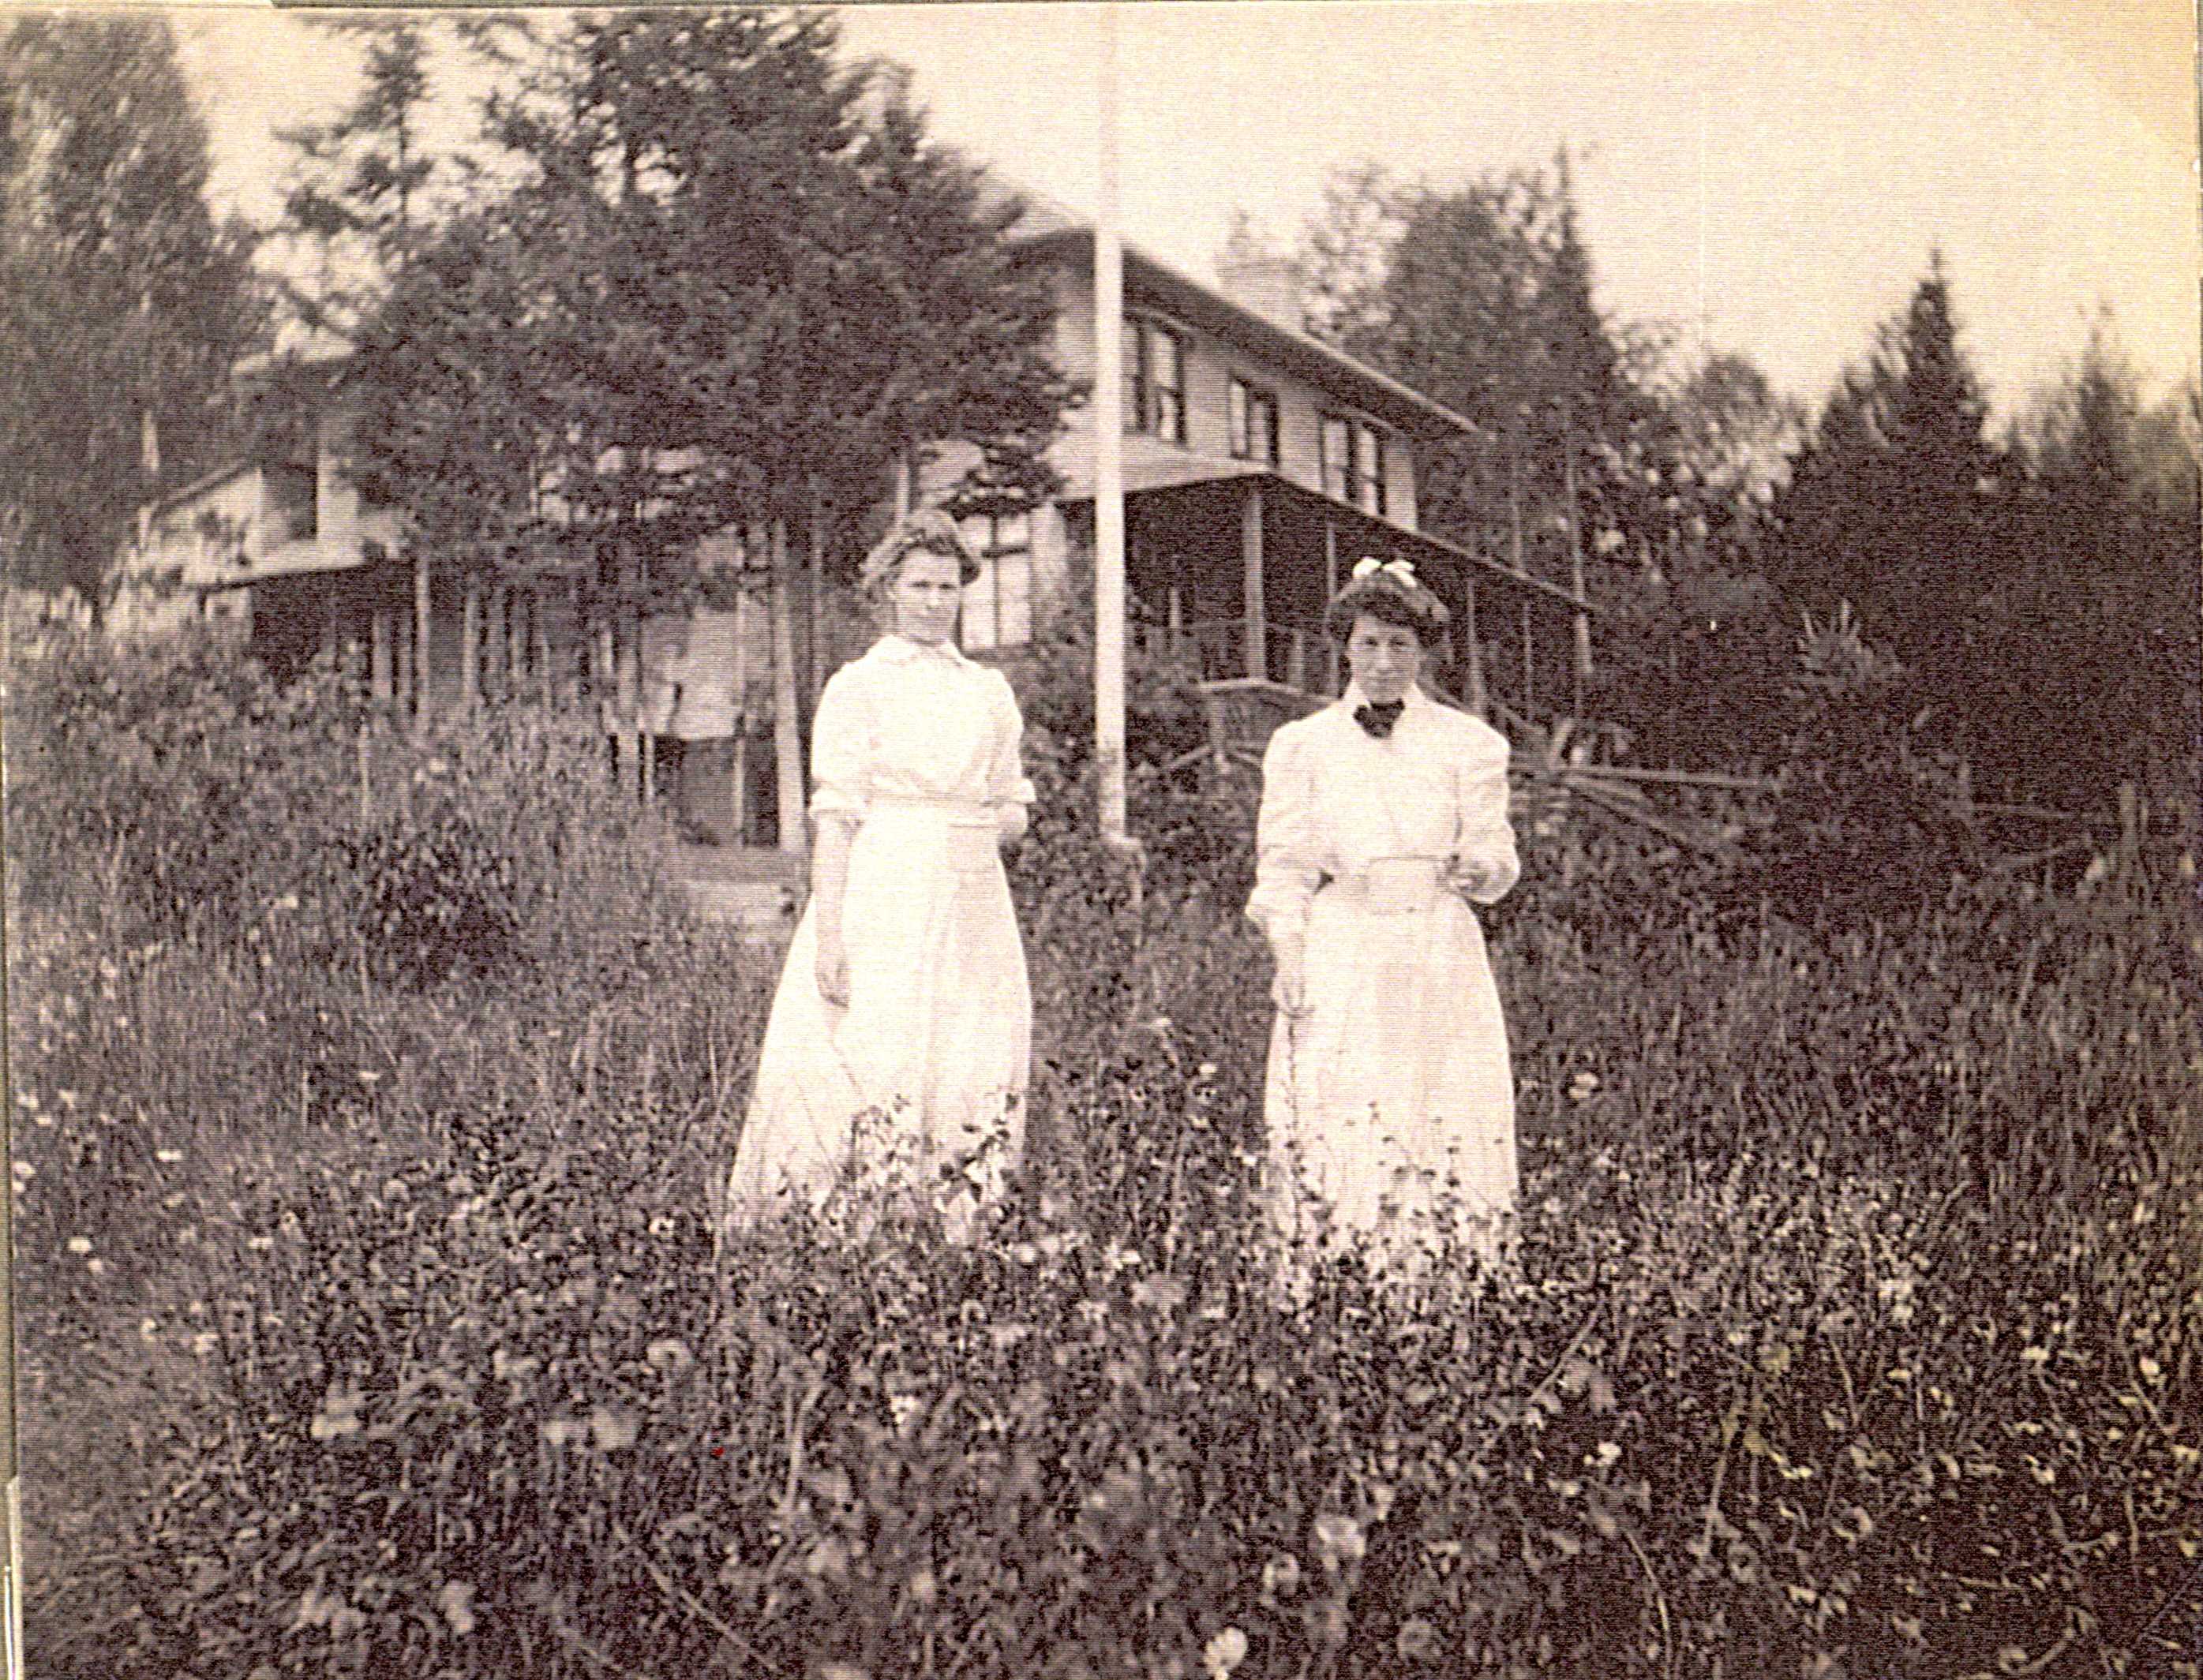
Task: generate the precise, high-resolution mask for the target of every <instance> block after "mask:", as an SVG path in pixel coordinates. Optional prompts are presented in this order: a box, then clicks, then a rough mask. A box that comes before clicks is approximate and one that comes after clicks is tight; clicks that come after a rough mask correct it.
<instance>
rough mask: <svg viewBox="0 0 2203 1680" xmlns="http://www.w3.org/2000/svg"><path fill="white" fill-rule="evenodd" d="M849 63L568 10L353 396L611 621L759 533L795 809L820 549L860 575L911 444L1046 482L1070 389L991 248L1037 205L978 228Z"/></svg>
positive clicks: (416, 499)
mask: <svg viewBox="0 0 2203 1680" xmlns="http://www.w3.org/2000/svg"><path fill="white" fill-rule="evenodd" d="M835 44H836V35H835V31H834V27H833V25H832V23H831V21H830V20H828V19H826V18H824V17H823V16H821V15H816V14H806V13H800V12H783V11H777V10H769V9H739V10H733V11H725V12H701V11H699V12H678V13H667V14H656V15H653V14H640V13H627V14H613V15H601V16H584V17H582V18H580V19H578V20H577V21H575V22H574V23H573V24H572V25H570V27H569V28H568V30H567V32H565V34H564V37H563V38H561V40H560V41H559V43H558V51H557V54H556V56H555V57H554V58H553V59H552V61H551V62H550V63H549V64H548V65H547V66H546V68H545V69H544V71H543V73H542V74H540V76H539V77H537V78H536V79H535V80H534V81H533V82H532V83H531V84H530V85H528V86H527V87H526V88H525V89H523V90H521V91H517V92H516V93H515V94H513V95H511V97H504V98H500V99H499V100H497V101H495V102H493V107H492V109H491V125H492V133H493V138H494V139H495V140H496V141H497V143H498V144H499V147H500V148H501V150H502V151H503V153H504V154H505V156H504V157H503V159H502V163H503V165H504V166H505V169H504V173H505V174H509V175H510V176H511V177H512V178H513V179H514V180H515V183H516V184H515V185H513V186H511V187H510V188H508V189H505V190H503V191H501V192H499V193H497V194H494V195H486V196H485V197H484V199H483V202H482V203H481V207H480V209H478V210H477V211H476V212H475V213H474V214H472V215H469V216H467V217H464V218H462V219H460V220H459V221H457V222H455V223H454V224H453V226H452V228H450V229H449V230H447V231H446V233H443V234H441V235H440V236H439V237H438V238H437V239H435V240H434V241H432V242H430V244H429V245H428V246H427V247H425V248H423V249H422V251H419V252H417V253H416V257H415V260H414V261H413V262H411V263H410V266H409V268H408V269H407V271H406V273H405V275H404V276H403V278H402V279H401V280H399V283H398V284H397V286H396V287H395V289H394V291H393V297H392V300H391V304H390V307H389V308H388V309H387V310H386V311H385V312H384V313H383V315H381V317H380V318H379V320H378V321H377V322H376V323H375V327H374V328H373V330H372V332H371V334H370V337H369V340H368V342H369V344H370V345H371V347H372V349H373V351H374V353H373V354H372V355H371V356H369V357H364V358H363V368H362V383H361V386H360V389H361V390H362V392H363V394H364V395H365V396H366V398H367V406H368V410H369V416H368V421H367V424H366V427H365V429H364V431H363V435H362V439H361V447H362V453H363V457H364V459H365V462H366V466H367V470H368V471H369V472H370V473H372V474H375V475H378V481H379V482H380V483H381V484H382V485H384V486H387V489H388V491H389V492H391V493H393V494H394V495H395V496H397V497H398V498H399V499H400V500H401V501H402V502H403V503H404V504H405V505H406V506H407V507H409V509H412V510H415V511H416V515H417V516H419V517H420V518H421V520H422V529H423V531H424V533H426V532H427V531H428V530H429V529H431V528H433V529H434V530H436V531H440V532H442V533H448V535H449V538H450V539H452V540H454V541H458V542H463V543H464V545H467V552H468V554H469V555H470V557H471V558H470V562H469V563H474V564H488V565H502V564H506V563H509V559H508V558H507V557H509V556H510V555H512V554H516V553H520V552H525V551H535V550H540V549H544V548H548V547H556V548H558V549H561V550H563V551H565V552H567V553H568V554H570V555H577V556H579V557H582V558H584V559H585V560H586V561H587V562H588V564H589V565H590V566H591V567H592V568H593V569H594V575H595V577H596V580H597V582H598V585H599V601H600V603H602V604H605V605H607V606H609V605H610V604H611V603H612V602H614V601H615V600H616V599H620V598H632V595H633V592H635V591H638V590H639V591H641V592H643V593H645V594H647V595H657V594H662V593H667V592H670V593H674V594H679V593H681V592H685V591H688V590H689V589H692V588H693V587H694V586H695V584H696V582H697V581H698V580H697V577H696V574H695V559H694V557H695V552H696V544H697V542H698V540H699V539H700V538H701V537H703V536H705V535H707V534H710V533H716V532H720V531H724V530H728V529H732V530H734V531H735V532H737V533H740V535H741V543H740V545H739V547H740V551H741V553H742V554H743V555H744V556H745V557H746V558H747V562H748V563H749V565H750V567H751V568H752V569H753V574H759V575H753V578H752V580H751V581H753V582H756V583H759V584H761V585H762V587H764V588H765V590H766V592H767V593H768V597H769V599H770V602H771V610H772V620H773V624H774V629H775V635H774V640H775V645H776V660H775V665H776V671H775V687H776V708H775V710H776V714H777V722H776V728H777V748H778V752H777V757H778V759H779V763H780V774H781V805H780V808H781V810H782V811H783V812H786V813H790V814H791V816H792V813H794V812H795V811H800V809H801V805H802V786H801V778H800V751H799V747H800V741H799V738H798V735H797V733H796V732H797V729H798V728H799V724H800V716H799V710H798V705H797V704H796V701H797V685H796V683H795V681H794V670H793V663H792V659H791V658H790V657H789V656H790V651H791V645H792V640H793V638H792V636H791V635H790V634H788V601H789V598H790V596H791V595H792V593H793V592H794V583H795V582H796V581H797V579H798V577H799V576H800V574H801V573H802V572H804V571H805V570H806V569H808V568H809V567H810V566H811V565H812V557H813V554H814V552H815V553H816V555H817V558H818V564H819V565H820V566H822V567H823V568H824V569H827V570H828V571H829V572H831V573H838V574H840V575H847V572H848V569H850V568H851V567H852V566H853V563H854V560H855V558H856V552H857V551H856V549H855V545H854V543H853V540H852V539H851V533H853V531H854V529H855V528H856V526H857V524H858V523H859V522H860V521H861V518H862V516H864V515H865V514H867V513H869V511H870V510H871V506H872V504H874V503H875V502H876V501H877V497H878V494H879V492H880V489H881V487H882V486H883V481H884V473H885V469H886V467H887V465H888V463H889V461H890V460H892V459H893V458H894V457H895V456H896V455H897V454H898V453H899V452H901V451H904V450H906V449H907V448H909V447H910V446H912V445H915V444H918V443H919V442H921V441H924V442H951V443H959V444H962V445H966V446H967V456H968V459H969V462H970V470H969V471H968V472H967V473H966V483H965V490H966V492H967V494H968V496H969V497H972V498H1001V497H1007V498H1019V497H1026V498H1029V497H1030V496H1031V494H1033V493H1034V492H1037V491H1038V490H1042V489H1044V488H1046V487H1047V485H1046V481H1045V480H1046V475H1045V470H1044V469H1043V467H1042V463H1041V460H1040V451H1041V450H1042V447H1043V446H1044V445H1045V444H1046V442H1047V440H1048V438H1049V437H1050V436H1051V435H1052V434H1053V433H1054V429H1055V427H1056V426H1057V425H1058V424H1059V422H1060V414H1061V411H1062V410H1063V408H1064V406H1065V405H1066V403H1067V402H1068V400H1069V399H1070V398H1071V397H1072V394H1073V393H1072V390H1071V388H1070V387H1069V386H1066V384H1065V383H1064V381H1063V380H1061V379H1060V376H1059V375H1058V374H1056V373H1055V372H1054V369H1053V368H1052V366H1051V365H1050V363H1049V362H1048V357H1047V353H1046V352H1047V347H1048V339H1049V335H1050V330H1051V326H1052V309H1053V304H1052V299H1051V298H1050V296H1049V294H1048V292H1047V291H1046V289H1045V287H1044V286H1042V283H1041V281H1040V280H1039V278H1038V276H1037V275H1031V274H1025V273H1024V272H1022V271H1021V270H1020V268H1019V266H1018V262H1017V259H1016V258H1015V256H1013V253H1011V252H1010V251H1009V250H1008V249H1007V247H1006V246H1005V245H1003V244H1002V242H1001V238H1000V235H1001V233H1002V231H1003V229H1004V228H1005V227H1007V225H1008V223H1009V222H1010V221H1013V219H1014V218H1015V215H1016V214H1017V208H1018V207H1017V206H1015V205H1014V204H1011V205H1005V206H1001V207H1000V208H999V209H994V210H989V211H983V209H982V208H981V203H982V199H981V195H980V192H979V178H978V176H977V172H976V171H974V170H972V169H971V168H968V167H966V166H964V165H962V164H960V162H957V161H956V160H954V158H953V157H951V156H948V154H946V153H944V152H942V151H940V150H937V149H936V148H933V147H931V146H930V145H929V144H926V142H925V140H924V133H923V122H922V119H921V117H920V116H919V115H918V113H917V112H916V111H915V110H914V109H912V108H911V107H910V105H909V104H908V102H907V99H906V98H905V97H902V96H901V93H900V92H899V91H898V90H897V89H896V88H895V86H893V85H887V86H885V87H884V88H883V87H881V86H880V85H878V84H877V82H876V81H875V80H874V79H873V78H872V77H871V76H870V75H868V74H862V73H852V72H850V71H848V70H846V69H845V68H843V67H842V66H841V65H840V64H839V63H838V62H836V58H835V56H834V47H835ZM876 94H883V96H884V97H873V96H874V95H876ZM829 532H831V537H829ZM814 581H815V580H814ZM783 840H784V841H788V842H790V843H795V844H800V825H798V824H797V823H795V822H793V821H792V820H791V821H790V822H785V823H783Z"/></svg>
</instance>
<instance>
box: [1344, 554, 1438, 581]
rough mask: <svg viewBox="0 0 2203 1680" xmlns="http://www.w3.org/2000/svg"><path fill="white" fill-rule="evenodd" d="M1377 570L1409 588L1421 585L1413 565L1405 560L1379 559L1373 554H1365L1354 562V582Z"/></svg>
mask: <svg viewBox="0 0 2203 1680" xmlns="http://www.w3.org/2000/svg"><path fill="white" fill-rule="evenodd" d="M1379 572H1385V573H1388V574H1390V575H1391V577H1392V578H1393V579H1394V580H1395V581H1397V582H1400V583H1403V584H1405V585H1406V586H1407V587H1409V588H1410V589H1420V588H1421V587H1422V582H1421V580H1420V579H1419V578H1417V577H1416V575H1415V567H1414V566H1412V565H1410V564H1409V563H1408V562H1407V561H1405V560H1379V558H1378V557H1376V556H1375V555H1373V554H1365V555H1363V556H1362V557H1361V558H1360V559H1359V560H1357V561H1355V563H1354V581H1355V582H1356V583H1359V582H1361V580H1362V579H1363V578H1366V577H1373V576H1374V575H1376V574H1378V573H1379Z"/></svg>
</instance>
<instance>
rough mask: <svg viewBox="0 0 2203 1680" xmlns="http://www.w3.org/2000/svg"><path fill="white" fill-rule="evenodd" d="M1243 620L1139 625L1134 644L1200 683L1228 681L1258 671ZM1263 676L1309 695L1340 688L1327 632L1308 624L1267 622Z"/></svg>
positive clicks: (1143, 651)
mask: <svg viewBox="0 0 2203 1680" xmlns="http://www.w3.org/2000/svg"><path fill="white" fill-rule="evenodd" d="M1247 634H1248V626H1247V621H1246V620H1245V619H1243V618H1209V619H1196V620H1194V621H1192V622H1188V623H1183V624H1176V625H1171V624H1137V623H1136V624H1135V625H1133V626H1132V634H1131V640H1132V642H1133V645H1134V646H1135V647H1137V649H1138V650H1139V651H1140V652H1141V653H1143V654H1144V655H1145V656H1147V657H1149V658H1155V659H1168V660H1171V661H1172V662H1173V663H1178V664H1180V665H1183V666H1184V667H1185V669H1187V670H1188V671H1189V672H1190V674H1191V675H1193V676H1194V677H1195V678H1196V680H1197V681H1202V682H1227V681H1233V680H1235V679H1237V678H1239V677H1244V676H1252V675H1256V673H1255V671H1253V670H1251V669H1249V659H1248V657H1247V656H1248V641H1247ZM1261 638H1262V668H1261V673H1260V675H1262V676H1264V677H1267V679H1268V680H1269V681H1272V682H1278V683H1283V684H1284V685H1285V687H1288V688H1297V689H1302V690H1303V691H1306V692H1308V693H1318V692H1326V693H1327V692H1329V691H1330V689H1332V687H1336V677H1337V673H1336V671H1335V669H1333V667H1334V664H1335V663H1336V662H1335V656H1334V655H1333V652H1332V648H1331V645H1330V642H1329V641H1328V640H1327V639H1326V637H1325V635H1324V634H1323V632H1322V631H1321V630H1320V629H1316V628H1312V627H1309V626H1306V625H1300V624H1274V623H1267V622H1266V623H1264V624H1263V625H1262V626H1261Z"/></svg>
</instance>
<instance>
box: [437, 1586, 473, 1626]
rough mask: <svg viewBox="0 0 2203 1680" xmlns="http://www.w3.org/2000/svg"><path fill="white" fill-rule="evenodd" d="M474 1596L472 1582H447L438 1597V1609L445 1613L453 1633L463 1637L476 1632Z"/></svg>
mask: <svg viewBox="0 0 2203 1680" xmlns="http://www.w3.org/2000/svg"><path fill="white" fill-rule="evenodd" d="M474 1596H475V1589H474V1583H472V1582H471V1581H446V1583H444V1586H443V1590H442V1591H440V1592H439V1593H438V1594H437V1595H436V1608H437V1609H439V1610H440V1611H442V1612H444V1619H445V1621H446V1622H447V1623H449V1624H451V1629H452V1632H453V1633H455V1634H458V1635H460V1636H462V1637H464V1636H466V1635H468V1634H470V1633H472V1632H473V1631H474V1630H475V1612H474Z"/></svg>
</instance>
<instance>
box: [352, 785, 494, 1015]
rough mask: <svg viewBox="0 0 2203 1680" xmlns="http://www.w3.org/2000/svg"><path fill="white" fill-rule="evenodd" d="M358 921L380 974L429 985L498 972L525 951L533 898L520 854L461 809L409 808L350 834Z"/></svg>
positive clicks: (371, 966)
mask: <svg viewBox="0 0 2203 1680" xmlns="http://www.w3.org/2000/svg"><path fill="white" fill-rule="evenodd" d="M341 844H342V846H343V851H344V859H345V867H346V871H347V872H348V873H349V875H351V878H352V884H353V889H354V891H356V892H357V895H358V898H357V905H356V907H355V908H354V909H353V911H352V925H353V926H354V928H356V929H357V937H358V938H359V940H360V943H361V946H362V947H363V951H364V952H365V953H366V960H367V964H368V969H369V972H370V973H371V974H373V975H374V976H375V977H376V978H377V979H380V980H386V981H398V982H399V983H401V984H406V985H414V986H420V985H425V984H432V983H434V982H437V981H444V980H446V979H449V978H450V977H451V976H453V975H454V974H460V973H466V974H476V975H478V974H481V973H483V972H486V971H487V972H496V971H499V970H503V969H505V967H507V966H508V965H509V964H511V962H512V961H513V960H514V958H515V957H516V956H517V954H518V952H519V951H520V948H521V945H522V929H523V926H524V925H525V918H526V915H527V911H528V910H529V907H530V906H529V905H528V904H527V903H526V901H525V900H524V899H523V895H522V893H521V892H520V885H519V880H518V870H517V866H516V864H515V862H514V859H513V856H512V854H511V852H509V851H507V850H505V849H502V848H500V847H499V846H496V845H494V844H493V842H492V841H491V840H490V838H489V837H488V836H487V834H484V833H483V832H482V831H481V828H478V827H477V826H476V825H475V824H474V823H473V822H470V821H468V820H467V819H466V818H465V817H464V816H458V815H457V814H455V813H445V814H443V815H441V816H438V817H435V818H431V819H429V820H427V821H423V820H422V819H420V818H417V817H415V816H411V815H410V813H409V814H406V815H404V816H400V817H399V818H398V819H397V820H396V821H394V822H387V823H386V824H383V825H381V826H379V827H377V828H371V829H369V831H368V832H367V833H365V834H361V835H358V836H356V837H352V838H348V839H346V840H344V841H343V842H342V843H341Z"/></svg>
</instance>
